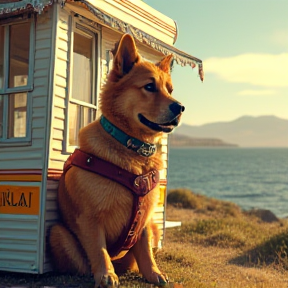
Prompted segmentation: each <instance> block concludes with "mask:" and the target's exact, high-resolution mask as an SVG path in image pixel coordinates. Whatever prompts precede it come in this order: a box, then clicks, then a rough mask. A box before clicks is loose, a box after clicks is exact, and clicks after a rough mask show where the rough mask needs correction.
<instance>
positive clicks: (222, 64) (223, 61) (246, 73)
mask: <svg viewBox="0 0 288 288" xmlns="http://www.w3.org/2000/svg"><path fill="white" fill-rule="evenodd" d="M204 70H205V73H213V74H216V75H217V76H218V77H220V78H221V79H223V80H225V81H228V82H234V83H248V84H252V85H258V86H263V87H286V86H288V53H282V54H278V55H273V54H253V53H249V54H241V55H237V56H234V57H226V58H225V57H223V58H220V57H219V58H216V57H213V58H208V59H206V60H205V61H204Z"/></svg>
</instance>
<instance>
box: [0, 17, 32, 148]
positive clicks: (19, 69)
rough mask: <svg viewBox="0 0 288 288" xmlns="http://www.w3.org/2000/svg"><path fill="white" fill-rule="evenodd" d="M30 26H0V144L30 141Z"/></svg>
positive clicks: (22, 24)
mask: <svg viewBox="0 0 288 288" xmlns="http://www.w3.org/2000/svg"><path fill="white" fill-rule="evenodd" d="M32 23H33V22H32V21H29V22H24V23H10V24H7V25H3V26H0V144H3V143H4V144H5V143H13V142H17V143H18V142H26V141H28V140H29V131H30V129H29V127H28V123H29V122H31V121H29V117H28V116H29V115H28V114H29V109H30V107H29V105H28V104H29V91H31V90H32V76H33V75H32V73H33V69H32V68H33V57H32V56H33V54H32V52H33V42H32V39H33V34H34V33H33V31H34V27H33V24H32Z"/></svg>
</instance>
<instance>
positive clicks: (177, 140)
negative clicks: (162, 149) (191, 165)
mask: <svg viewBox="0 0 288 288" xmlns="http://www.w3.org/2000/svg"><path fill="white" fill-rule="evenodd" d="M169 144H170V147H237V146H238V145H236V144H230V143H226V142H224V141H222V140H220V139H216V138H195V137H188V136H185V135H181V134H171V135H170V136H169Z"/></svg>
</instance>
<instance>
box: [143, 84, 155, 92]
mask: <svg viewBox="0 0 288 288" xmlns="http://www.w3.org/2000/svg"><path fill="white" fill-rule="evenodd" d="M144 89H145V90H146V91H148V92H157V89H156V85H155V83H149V84H146V85H145V86H144Z"/></svg>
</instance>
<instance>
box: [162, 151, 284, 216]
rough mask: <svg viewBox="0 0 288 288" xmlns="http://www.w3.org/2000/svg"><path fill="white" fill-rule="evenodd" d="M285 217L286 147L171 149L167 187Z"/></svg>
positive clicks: (246, 208)
mask: <svg viewBox="0 0 288 288" xmlns="http://www.w3.org/2000/svg"><path fill="white" fill-rule="evenodd" d="M180 187H185V188H189V189H191V190H192V191H193V192H195V193H199V194H202V195H206V196H209V197H214V198H217V199H220V200H227V201H231V202H234V203H236V204H238V205H239V206H240V207H241V208H243V209H245V210H248V209H251V208H261V209H269V210H271V211H272V212H273V213H274V214H275V215H277V216H278V217H288V148H171V149H170V151H169V164H168V189H172V188H180Z"/></svg>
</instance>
